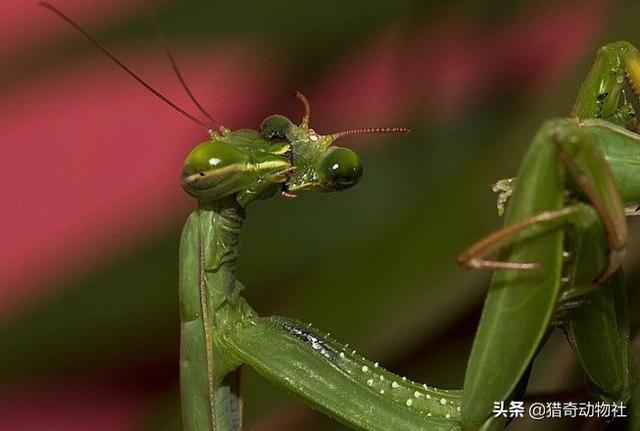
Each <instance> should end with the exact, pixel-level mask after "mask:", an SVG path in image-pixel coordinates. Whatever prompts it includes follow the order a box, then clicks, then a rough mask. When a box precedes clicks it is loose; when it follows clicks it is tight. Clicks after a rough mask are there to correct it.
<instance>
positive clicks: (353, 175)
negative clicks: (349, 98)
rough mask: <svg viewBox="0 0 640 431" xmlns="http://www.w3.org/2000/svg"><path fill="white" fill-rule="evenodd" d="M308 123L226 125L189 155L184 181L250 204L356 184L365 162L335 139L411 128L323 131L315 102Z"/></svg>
mask: <svg viewBox="0 0 640 431" xmlns="http://www.w3.org/2000/svg"><path fill="white" fill-rule="evenodd" d="M298 97H299V98H300V99H301V100H302V102H303V103H304V105H305V115H304V117H303V120H302V123H300V124H299V125H296V124H294V123H293V122H292V121H291V120H289V119H288V118H287V117H285V116H282V115H271V116H269V117H267V118H265V119H264V120H263V121H262V123H261V125H260V127H259V128H258V130H257V131H256V130H250V129H240V130H235V131H230V130H228V129H224V128H221V129H220V132H214V133H212V136H211V140H210V141H206V142H203V143H201V144H199V145H197V146H196V147H195V148H194V149H193V150H192V151H191V152H190V153H189V155H188V156H187V159H186V160H185V163H184V168H183V171H182V180H181V182H182V186H183V188H184V189H185V191H186V192H187V193H189V194H190V195H192V196H194V197H196V198H197V199H198V200H207V201H214V200H218V199H221V198H224V197H226V196H230V195H237V200H238V202H239V203H240V204H241V205H243V206H245V205H246V204H248V203H249V202H251V201H253V200H256V199H265V198H268V197H270V196H273V195H274V194H275V192H277V191H278V190H280V191H281V193H282V194H283V195H284V196H287V197H295V193H296V192H298V191H300V190H314V191H320V192H333V191H340V190H345V189H347V188H350V187H353V186H354V185H356V184H357V183H358V181H359V180H360V178H361V177H362V162H361V161H360V158H359V157H358V155H357V154H356V153H355V152H354V151H352V150H350V149H348V148H342V147H338V146H334V145H333V144H334V142H335V141H336V140H337V139H339V138H341V137H343V136H347V135H352V134H358V133H393V132H406V131H408V130H407V129H400V128H393V129H358V130H349V131H345V132H339V133H334V134H330V135H320V134H318V133H316V132H315V131H314V130H313V129H311V128H309V104H308V102H307V100H306V98H305V97H304V96H302V95H301V94H298Z"/></svg>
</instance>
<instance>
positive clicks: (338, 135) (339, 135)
mask: <svg viewBox="0 0 640 431" xmlns="http://www.w3.org/2000/svg"><path fill="white" fill-rule="evenodd" d="M410 131H411V129H408V128H406V127H375V128H371V129H353V130H344V131H342V132H338V133H334V134H332V135H331V137H332V138H333V139H334V140H335V139H340V138H342V137H344V136H349V135H365V134H373V133H409V132H410Z"/></svg>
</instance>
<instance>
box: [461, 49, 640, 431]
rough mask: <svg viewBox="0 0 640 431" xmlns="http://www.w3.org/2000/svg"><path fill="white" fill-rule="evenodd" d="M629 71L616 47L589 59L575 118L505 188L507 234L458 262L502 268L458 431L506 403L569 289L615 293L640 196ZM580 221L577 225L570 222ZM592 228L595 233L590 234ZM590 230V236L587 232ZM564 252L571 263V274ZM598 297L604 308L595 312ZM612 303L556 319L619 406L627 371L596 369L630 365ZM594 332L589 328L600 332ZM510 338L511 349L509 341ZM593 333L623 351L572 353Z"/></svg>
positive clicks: (537, 146)
mask: <svg viewBox="0 0 640 431" xmlns="http://www.w3.org/2000/svg"><path fill="white" fill-rule="evenodd" d="M639 65H640V55H639V54H638V51H637V50H636V49H635V48H634V47H633V46H631V45H630V44H628V43H626V42H618V43H615V44H611V45H608V46H606V47H604V48H602V49H601V50H600V51H599V53H598V56H597V59H596V62H595V64H594V67H593V68H592V70H591V72H590V73H589V76H588V78H587V80H586V81H585V83H584V84H583V87H582V89H581V92H580V95H579V97H578V100H577V102H576V104H575V107H574V110H573V116H574V118H572V119H568V120H555V121H551V122H547V123H546V124H545V125H544V126H543V127H542V128H541V129H540V131H539V132H538V134H537V135H536V137H535V139H534V141H533V143H532V145H531V147H530V149H529V152H528V154H527V156H526V157H525V160H524V162H523V164H522V166H521V168H520V170H519V172H518V175H517V177H516V180H515V184H514V186H513V189H512V190H510V191H511V195H510V196H509V202H508V207H507V212H506V216H505V228H503V229H502V230H501V231H498V232H497V233H495V234H493V235H491V236H489V237H488V238H486V239H485V240H482V241H480V242H479V243H477V244H475V245H474V246H472V247H471V248H470V249H468V250H467V251H466V252H463V253H462V254H461V256H460V258H459V260H460V261H461V262H462V263H468V264H471V265H472V266H478V267H483V266H487V267H492V266H493V267H502V268H505V269H499V270H498V271H496V273H495V274H494V276H493V279H492V283H491V288H490V290H489V293H488V296H487V299H486V301H485V306H484V310H483V314H482V318H481V321H480V326H479V329H478V332H477V335H476V339H475V341H474V346H473V349H472V353H471V357H470V359H469V364H468V367H467V374H466V377H465V385H464V398H463V404H464V411H463V426H464V428H465V429H470V430H472V429H478V428H480V427H481V426H482V425H483V424H485V423H488V422H487V421H488V419H489V417H490V414H491V409H492V406H493V403H494V402H495V401H499V400H506V399H508V398H509V396H510V395H511V393H512V392H513V390H514V388H515V387H516V385H517V384H518V383H519V382H520V379H521V378H522V376H523V374H524V371H525V370H526V369H527V367H528V366H529V365H530V363H531V361H532V359H533V357H534V356H535V354H536V352H537V351H538V350H539V346H540V344H541V342H542V340H543V339H544V337H545V334H546V333H547V332H548V331H549V328H550V325H551V324H552V323H553V322H554V319H555V318H556V316H557V314H556V313H557V310H558V309H559V308H562V302H561V298H562V294H563V293H564V292H567V291H570V290H571V289H574V290H573V292H577V291H579V290H580V289H579V287H580V283H592V282H596V283H600V284H602V283H604V282H605V281H606V280H608V279H610V282H609V284H610V287H611V288H612V289H614V288H615V289H619V288H620V287H619V285H620V284H621V281H620V280H621V278H620V276H619V275H617V274H616V276H615V277H614V278H611V277H612V275H613V274H614V273H615V271H616V269H617V268H618V267H619V264H620V263H619V255H620V254H622V253H623V251H624V247H625V244H626V237H627V233H626V221H625V218H624V216H625V210H624V204H623V203H632V202H637V201H638V198H639V197H640V181H639V180H638V178H639V176H638V171H637V169H636V168H635V163H637V160H638V156H640V154H639V152H638V150H639V148H640V136H638V135H637V134H635V133H633V132H632V131H630V130H629V129H631V130H635V129H636V127H637V120H636V117H635V115H634V109H633V105H632V104H631V103H630V102H629V101H628V100H627V99H626V96H625V89H624V87H625V85H627V83H628V84H629V85H630V86H631V87H632V88H633V89H635V88H639V86H638V84H639V83H640V67H639ZM588 118H590V119H588ZM603 120H608V121H603ZM500 191H502V192H505V190H500ZM578 201H585V202H587V203H588V204H580V207H582V208H585V209H584V210H581V211H579V212H575V210H574V209H573V208H578V207H576V204H575V202H578ZM502 203H503V204H504V202H502ZM568 204H570V206H566V205H568ZM580 212H582V213H583V215H582V216H579V217H576V215H578V214H579V213H580ZM596 215H597V216H596ZM600 223H601V224H602V227H600V228H597V226H598V225H599V224H600ZM585 226H596V227H594V228H588V229H587V228H584V227H585ZM598 229H600V232H601V234H600V236H598V235H591V234H590V232H597V231H598ZM570 238H573V242H572V241H571V240H570ZM498 248H500V254H499V257H498V260H497V261H496V262H493V261H489V262H486V261H485V257H486V256H487V255H488V254H489V253H490V252H491V251H493V250H496V249H498ZM589 250H596V252H595V253H589ZM567 253H568V254H567ZM565 254H567V255H568V256H570V260H573V261H575V262H578V263H576V264H575V265H576V267H575V268H574V271H572V270H570V268H569V266H570V265H569V263H568V262H567V257H566V256H565ZM602 256H606V258H603V257H602ZM585 262H586V263H585ZM578 268H579V270H578ZM603 289H604V287H603ZM589 291H590V293H589V294H585V295H583V297H584V298H589V296H590V295H599V293H598V290H597V289H595V290H593V289H585V290H584V292H589ZM600 299H601V301H600V302H606V303H607V304H608V305H607V306H606V307H604V306H603V307H597V306H596V305H595V304H596V303H597V302H598V301H597V300H600ZM578 301H580V299H579V300H578ZM622 302H623V301H621V300H620V299H619V298H618V297H617V296H616V295H608V294H607V295H606V297H605V296H603V297H602V298H599V299H598V298H595V299H594V300H593V301H588V302H587V303H586V304H584V305H578V307H577V309H576V310H580V311H579V312H578V311H574V312H570V313H569V314H568V315H567V316H568V317H567V316H565V317H567V320H565V324H566V327H568V328H569V333H570V334H571V337H570V338H571V341H572V344H573V346H574V348H575V349H576V351H577V352H578V355H579V357H580V358H581V362H582V364H583V366H584V368H585V370H586V371H587V374H588V375H590V376H595V375H600V377H598V378H597V380H598V381H597V382H596V380H595V379H594V380H593V382H594V383H595V384H597V385H598V386H599V387H600V388H601V389H604V392H606V393H608V394H609V396H612V397H618V399H624V397H625V396H626V395H625V394H626V393H628V390H626V389H625V388H628V385H629V382H628V373H624V372H622V371H621V372H616V373H613V374H612V373H609V374H608V376H609V377H611V376H613V378H601V377H602V376H603V375H606V373H603V370H602V369H603V367H605V366H607V365H606V364H607V361H609V362H615V363H612V364H609V365H608V366H609V367H610V368H614V369H616V370H624V368H625V364H626V363H628V357H627V356H628V355H625V353H624V352H625V351H627V352H628V349H625V348H624V346H625V343H626V344H628V334H627V333H626V331H628V325H625V324H624V323H623V322H619V323H615V322H612V319H615V317H616V316H615V314H613V312H612V310H613V311H614V312H615V311H619V310H622V309H623V308H624V304H623V303H622ZM576 304H580V303H579V302H576ZM565 305H566V304H565ZM585 312H586V313H589V315H590V316H591V317H592V320H591V327H590V332H591V334H589V332H587V331H586V327H587V326H588V325H585V319H584V318H580V317H579V316H580V314H578V313H585ZM573 317H575V319H576V320H575V322H574V320H573ZM578 322H582V323H578ZM594 322H595V323H594ZM594 325H598V328H599V330H598V331H596V330H595V328H594ZM576 329H577V330H578V332H579V333H580V334H579V335H577V336H576V333H575V332H573V331H574V330H576ZM514 333H516V334H518V338H517V339H513V337H509V334H514ZM596 333H607V334H609V335H610V337H609V339H610V340H617V341H616V342H615V343H610V344H611V345H613V344H616V343H617V344H616V345H617V346H621V347H620V349H618V350H620V351H621V352H622V354H615V355H606V357H605V358H604V359H603V356H602V353H600V355H598V354H592V355H585V354H582V353H581V352H584V348H585V346H588V345H589V344H591V345H597V343H598V340H595V339H594V338H593V336H594V334H596ZM586 340H589V342H587V341H586ZM605 350H606V351H609V352H611V351H616V349H605Z"/></svg>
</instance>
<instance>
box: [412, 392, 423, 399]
mask: <svg viewBox="0 0 640 431" xmlns="http://www.w3.org/2000/svg"><path fill="white" fill-rule="evenodd" d="M420 395H422V394H421V393H420V392H418V391H415V392H414V393H413V396H414V397H416V398H420Z"/></svg>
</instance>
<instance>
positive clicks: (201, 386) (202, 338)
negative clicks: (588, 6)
mask: <svg viewBox="0 0 640 431" xmlns="http://www.w3.org/2000/svg"><path fill="white" fill-rule="evenodd" d="M45 6H46V7H48V8H49V9H51V10H54V11H55V12H57V13H58V14H60V15H62V14H61V13H60V12H58V11H57V10H56V9H54V8H53V7H52V6H50V5H48V4H45ZM62 16H63V17H64V18H65V19H67V20H68V21H70V20H69V19H68V18H66V17H65V16H64V15H62ZM70 22H71V21H70ZM72 24H73V23H72ZM73 25H75V24H73ZM76 27H77V26H76ZM81 31H82V30H81ZM85 35H86V33H85ZM89 38H90V37H89ZM90 39H91V38H90ZM91 40H92V42H94V43H95V44H96V45H98V46H99V48H100V49H102V50H103V51H104V52H106V53H107V55H109V56H110V57H111V58H112V59H113V60H114V61H116V62H117V63H118V64H119V65H120V66H122V67H124V65H122V64H121V63H119V62H118V61H117V60H116V59H115V58H114V57H113V56H111V55H110V54H109V53H108V52H107V51H106V50H104V48H102V47H101V46H100V45H99V44H97V42H95V41H94V40H93V39H91ZM174 68H175V69H176V72H178V75H179V77H180V74H179V71H178V69H177V67H175V65H174ZM125 70H126V71H127V72H128V73H129V74H131V75H132V76H134V77H135V78H136V79H138V80H139V81H141V80H140V79H139V78H138V77H137V75H135V74H133V72H131V71H130V70H128V69H126V68H125ZM180 78H181V77H180ZM181 79H182V78H181ZM141 82H142V81H141ZM628 84H631V87H632V89H635V88H637V87H638V85H639V84H640V55H639V54H638V52H637V50H636V49H635V48H634V47H633V46H631V45H630V44H628V43H624V42H621V43H616V44H612V45H608V46H607V47H605V48H604V49H603V50H601V51H600V53H599V55H598V58H597V61H596V64H595V65H594V67H593V69H592V72H591V73H590V75H589V77H588V79H587V81H586V82H585V84H584V86H583V89H582V91H581V93H580V95H579V97H578V100H577V102H576V105H575V107H574V111H573V115H572V118H570V119H563V120H554V121H551V122H548V123H546V124H545V126H543V128H542V129H541V130H540V132H539V133H538V135H536V138H535V139H534V142H533V144H532V147H531V150H530V152H529V154H528V156H527V158H526V159H525V163H524V164H523V166H522V168H521V170H520V172H519V174H518V176H517V180H516V182H515V185H513V187H511V186H510V185H509V183H508V182H505V183H503V185H504V186H505V187H506V189H505V190H502V191H503V192H505V195H504V196H506V195H507V194H509V193H511V197H510V198H509V200H508V202H506V201H505V199H502V201H501V205H504V204H505V202H506V203H508V212H507V217H506V224H507V227H505V228H504V229H503V230H500V231H498V232H496V233H495V234H493V235H491V236H489V237H488V238H487V239H486V240H483V241H481V242H479V243H477V244H476V245H474V246H472V247H471V248H470V249H469V250H468V251H467V252H465V253H463V254H462V255H461V256H460V261H461V263H463V264H467V265H469V266H472V267H480V268H492V269H498V270H499V271H498V272H496V275H495V277H494V280H493V283H492V288H491V290H490V292H489V295H488V298H487V302H486V304H485V311H484V313H483V318H482V321H481V324H480V329H479V331H478V335H477V337H476V341H475V344H474V349H473V352H472V355H471V359H470V362H469V366H468V370H467V376H466V381H465V387H464V396H463V393H462V392H461V391H446V390H439V389H436V388H431V387H429V386H426V385H423V384H418V383H415V382H411V381H409V380H407V379H404V378H399V377H398V376H396V375H394V374H392V373H390V372H388V371H386V370H384V369H383V368H381V367H380V366H379V365H378V364H377V363H372V362H370V361H367V360H366V359H364V358H362V357H361V356H359V355H357V353H356V352H355V351H354V350H351V349H348V348H347V347H346V346H344V345H341V344H340V343H338V342H336V341H334V340H332V339H330V338H329V337H328V336H326V335H324V334H321V333H320V332H318V331H317V330H315V329H313V328H311V327H310V326H308V325H303V324H301V323H299V322H296V321H293V320H290V319H286V318H281V317H271V318H263V317H259V316H258V315H257V313H256V312H255V311H254V310H253V309H252V308H251V307H250V306H249V305H248V304H247V302H246V301H245V300H244V299H243V298H242V297H241V296H240V291H241V290H242V288H243V286H242V285H241V284H240V283H239V282H238V281H237V279H236V276H235V261H236V257H237V253H238V247H237V245H238V237H239V233H240V229H241V227H242V222H243V220H244V217H245V208H246V207H247V205H248V204H249V203H251V202H253V201H254V200H257V199H265V198H269V197H271V196H274V195H275V194H277V193H278V192H279V193H281V194H282V195H283V196H285V197H290V198H291V197H295V195H296V193H297V192H298V191H302V190H313V191H322V192H331V191H339V190H343V189H346V188H349V187H352V186H354V185H355V184H356V183H357V182H358V180H359V179H360V176H361V175H362V166H361V164H360V160H359V158H358V156H357V155H356V154H355V153H354V152H353V151H351V150H349V149H346V148H340V147H336V146H335V145H334V142H335V141H336V140H338V139H340V138H342V137H344V136H346V135H351V134H356V133H387V132H403V131H406V129H399V128H389V129H361V130H352V131H345V132H339V133H334V134H329V135H320V134H318V133H316V132H315V131H314V130H313V129H311V128H310V127H309V119H310V109H309V104H308V102H307V100H306V98H305V97H304V96H302V95H301V94H299V93H298V98H299V99H300V100H301V101H302V102H303V104H304V107H305V114H304V116H303V119H302V122H301V123H300V124H299V125H296V124H294V123H293V122H292V121H290V120H289V119H288V118H286V117H283V116H280V115H273V116H270V117H267V118H266V119H265V120H264V121H263V123H262V124H261V126H260V127H259V128H258V129H257V130H250V129H241V130H236V131H231V130H229V129H226V128H224V127H215V128H214V129H215V131H210V139H209V140H207V141H205V142H202V143H200V144H198V145H197V146H196V147H195V148H194V149H193V150H192V151H191V153H190V154H189V156H188V157H187V160H186V162H185V164H184V170H183V174H182V185H183V188H184V189H185V191H187V193H189V194H190V195H191V196H193V197H194V198H195V199H196V202H197V207H196V209H195V210H194V212H193V213H192V214H191V215H190V216H189V219H188V220H187V223H186V225H185V228H184V231H183V236H182V240H181V246H180V250H181V272H180V298H181V301H180V302H181V310H180V315H181V322H182V340H181V400H182V413H183V423H184V429H185V430H186V431H212V430H215V431H228V430H239V429H241V427H242V399H241V395H240V387H239V379H238V376H239V375H238V372H239V371H238V368H239V367H240V366H241V365H243V364H247V365H250V366H251V367H253V368H255V369H256V370H257V371H258V372H259V373H260V374H262V375H264V376H265V377H266V378H268V379H269V380H271V381H273V382H275V383H277V384H279V385H281V386H283V387H284V388H285V389H287V390H289V391H291V392H293V393H295V394H297V395H298V396H300V397H301V398H303V399H304V400H305V401H306V402H307V403H308V404H309V405H311V406H313V407H315V408H317V409H319V410H321V411H323V412H325V413H327V414H328V415H330V416H332V417H334V418H336V419H337V420H339V421H341V422H343V423H345V424H348V425H350V426H353V427H355V428H357V429H362V430H380V431H382V430H389V431H391V430H407V431H410V430H423V429H427V430H459V429H465V430H475V429H480V428H484V429H486V428H487V427H501V426H502V423H501V421H500V420H497V421H493V420H492V418H491V406H492V404H493V402H496V401H501V400H506V399H508V398H510V397H515V396H518V395H519V393H518V392H517V391H518V390H519V389H518V388H519V387H523V386H526V378H527V370H528V369H529V368H530V366H531V362H532V360H533V358H534V357H535V354H536V353H537V352H538V351H539V349H540V348H541V346H542V344H543V341H544V340H545V339H546V336H547V335H548V333H549V331H550V328H552V327H553V324H554V322H558V323H560V324H561V325H562V326H564V328H565V329H566V330H567V332H568V333H569V335H570V341H571V343H572V346H573V347H574V349H575V350H576V352H577V354H578V357H579V358H580V361H581V363H582V365H583V367H584V369H585V371H586V373H587V375H588V377H589V379H590V382H591V385H592V389H594V392H595V393H597V394H598V395H599V396H601V397H603V398H606V399H611V400H626V399H627V398H628V393H629V385H630V384H629V373H628V368H627V367H628V337H627V332H628V322H627V321H626V314H625V310H624V308H625V304H624V303H625V299H624V291H623V290H622V282H621V274H620V271H619V255H620V254H622V252H623V251H624V247H625V242H626V222H625V220H624V206H623V202H625V203H632V202H637V201H638V200H639V198H640V193H638V192H637V191H638V190H640V182H638V180H637V177H634V175H633V174H634V173H635V170H634V166H633V165H634V163H635V160H637V158H638V157H637V156H638V149H637V148H638V144H639V143H640V137H639V136H638V135H637V134H636V133H635V130H636V128H637V121H636V116H635V111H634V106H633V104H632V103H630V102H628V101H627V100H626V98H625V91H624V90H625V89H624V87H625V86H626V85H628ZM144 85H146V84H144ZM185 87H186V85H185ZM147 88H148V89H150V90H151V91H152V92H154V93H155V94H156V95H157V96H159V97H162V98H163V99H164V100H165V101H166V102H168V103H169V104H170V105H171V106H172V107H174V109H177V110H178V111H180V112H181V113H182V114H183V115H185V116H187V117H189V118H191V119H192V120H195V121H196V122H197V123H199V124H200V125H204V126H205V127H207V128H208V126H209V125H208V124H206V123H203V122H201V121H200V120H197V119H195V118H194V117H193V116H192V115H191V114H189V113H187V112H186V111H184V110H182V109H181V108H178V107H177V106H175V105H174V104H172V103H171V102H170V101H168V100H166V98H164V97H163V96H161V95H160V94H159V93H158V92H157V91H155V89H152V88H149V87H148V86H147ZM189 93H190V92H189ZM190 95H191V94H190ZM194 102H196V105H198V107H199V108H200V109H201V106H200V105H199V104H198V103H197V101H195V100H194ZM201 111H203V110H202V109H201ZM205 114H206V113H205ZM206 116H207V117H208V118H210V116H209V115H208V114H206ZM503 188H504V187H503ZM502 246H505V249H504V250H503V251H502V252H501V255H500V258H499V260H496V261H491V260H486V259H485V258H486V256H487V255H488V254H489V253H490V252H491V251H494V250H496V249H499V248H501V247H502ZM603 286H604V287H603ZM594 334H599V335H600V336H604V337H606V341H607V342H609V344H608V345H607V346H606V349H604V353H603V351H602V349H600V350H598V349H596V348H594V347H593V346H594V345H595V344H596V343H597V342H598V340H594V336H595V335H594ZM514 336H515V337H514ZM519 383H520V385H519ZM523 383H524V384H523ZM463 402H464V409H463Z"/></svg>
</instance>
